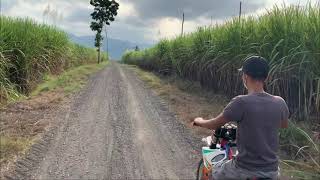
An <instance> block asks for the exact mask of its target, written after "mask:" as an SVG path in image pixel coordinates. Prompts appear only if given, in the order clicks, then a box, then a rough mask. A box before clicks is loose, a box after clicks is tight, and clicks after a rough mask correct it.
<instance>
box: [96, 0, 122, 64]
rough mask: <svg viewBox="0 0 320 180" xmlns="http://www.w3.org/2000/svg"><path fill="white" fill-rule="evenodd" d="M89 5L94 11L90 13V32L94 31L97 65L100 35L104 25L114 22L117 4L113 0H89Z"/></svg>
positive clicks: (101, 37) (100, 41)
mask: <svg viewBox="0 0 320 180" xmlns="http://www.w3.org/2000/svg"><path fill="white" fill-rule="evenodd" d="M90 4H91V5H92V6H94V11H93V13H91V17H92V19H93V21H92V22H91V25H90V28H91V29H92V31H96V38H95V47H97V51H98V63H100V57H101V55H100V54H101V45H102V40H103V36H102V34H101V33H102V30H103V27H104V25H110V22H112V21H114V20H115V16H117V14H118V9H119V3H117V2H116V1H115V0H90Z"/></svg>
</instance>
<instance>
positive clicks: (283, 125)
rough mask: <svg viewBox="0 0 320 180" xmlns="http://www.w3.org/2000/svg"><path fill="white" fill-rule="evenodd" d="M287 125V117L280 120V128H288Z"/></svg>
mask: <svg viewBox="0 0 320 180" xmlns="http://www.w3.org/2000/svg"><path fill="white" fill-rule="evenodd" d="M288 126H289V120H288V119H285V120H282V121H281V124H280V128H288Z"/></svg>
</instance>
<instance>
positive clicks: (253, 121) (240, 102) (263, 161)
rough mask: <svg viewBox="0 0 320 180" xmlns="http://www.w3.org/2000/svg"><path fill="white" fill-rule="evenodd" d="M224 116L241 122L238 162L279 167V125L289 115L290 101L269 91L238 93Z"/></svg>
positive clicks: (251, 166)
mask: <svg viewBox="0 0 320 180" xmlns="http://www.w3.org/2000/svg"><path fill="white" fill-rule="evenodd" d="M223 116H224V117H225V118H226V119H227V120H228V121H236V122H237V123H238V130H237V148H238V151H239V154H238V156H237V157H236V161H235V162H236V166H238V167H240V168H244V169H247V170H250V171H265V172H266V171H276V170H277V169H278V157H277V151H278V147H279V141H278V129H279V128H280V124H281V121H283V120H287V119H288V117H289V110H288V106H287V104H286V102H285V101H284V100H283V99H282V98H281V97H279V96H273V95H270V94H268V93H254V94H250V95H243V96H237V97H235V98H233V99H232V101H231V102H230V103H229V104H228V105H227V107H226V108H225V109H224V111H223Z"/></svg>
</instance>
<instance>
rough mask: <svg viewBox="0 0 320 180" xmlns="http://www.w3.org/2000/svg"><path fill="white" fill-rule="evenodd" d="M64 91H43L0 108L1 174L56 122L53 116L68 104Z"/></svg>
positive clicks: (9, 168)
mask: <svg viewBox="0 0 320 180" xmlns="http://www.w3.org/2000/svg"><path fill="white" fill-rule="evenodd" d="M65 96H66V95H65V94H64V93H63V90H61V89H57V90H54V91H50V92H43V93H41V94H40V95H38V96H35V97H31V98H28V99H26V100H23V101H21V102H17V103H12V104H9V105H8V106H7V107H5V108H2V109H0V138H1V139H0V145H1V148H0V149H1V151H0V152H1V158H0V167H1V174H0V175H1V176H0V177H3V174H4V173H6V172H7V171H9V170H11V169H12V167H13V164H14V162H15V161H16V160H17V159H18V158H19V157H21V156H23V155H24V154H25V153H26V151H27V150H28V149H29V148H30V146H31V145H32V144H33V143H34V142H35V141H37V139H39V138H40V137H41V135H42V134H43V133H44V132H46V131H48V130H49V129H50V127H51V126H53V125H55V124H56V123H58V122H57V119H56V116H57V114H58V113H61V111H62V110H63V109H64V108H63V107H66V106H68V104H69V100H68V99H67V98H66V97H65Z"/></svg>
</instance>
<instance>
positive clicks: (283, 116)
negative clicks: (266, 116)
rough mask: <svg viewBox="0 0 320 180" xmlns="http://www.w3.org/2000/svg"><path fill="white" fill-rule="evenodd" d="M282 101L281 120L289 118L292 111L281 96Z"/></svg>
mask: <svg viewBox="0 0 320 180" xmlns="http://www.w3.org/2000/svg"><path fill="white" fill-rule="evenodd" d="M280 101H281V121H283V120H288V119H289V116H290V111H289V108H288V105H287V103H286V101H285V100H284V99H282V98H280Z"/></svg>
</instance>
